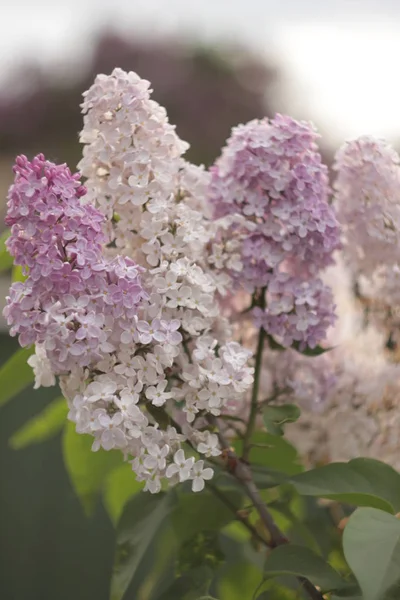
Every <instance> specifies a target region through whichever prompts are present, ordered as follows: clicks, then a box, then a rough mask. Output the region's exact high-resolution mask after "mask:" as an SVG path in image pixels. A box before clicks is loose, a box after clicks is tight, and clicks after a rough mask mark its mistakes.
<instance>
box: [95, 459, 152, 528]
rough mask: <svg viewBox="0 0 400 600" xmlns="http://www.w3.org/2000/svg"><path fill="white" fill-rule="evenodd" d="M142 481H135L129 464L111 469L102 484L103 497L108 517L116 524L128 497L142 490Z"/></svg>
mask: <svg viewBox="0 0 400 600" xmlns="http://www.w3.org/2000/svg"><path fill="white" fill-rule="evenodd" d="M143 487H144V483H143V482H139V481H136V479H135V474H134V473H133V471H132V468H131V466H130V465H129V464H127V463H125V464H123V465H121V466H120V467H118V468H116V469H114V470H113V471H111V473H110V474H109V476H108V477H107V479H106V481H105V485H104V493H103V499H104V504H105V507H106V509H107V512H108V514H109V516H110V519H111V520H112V521H113V523H114V524H116V523H117V522H118V520H119V518H120V516H121V514H122V511H123V508H124V506H125V504H126V503H127V501H128V500H129V498H131V497H132V496H134V495H135V494H137V493H138V492H140V491H141V490H143Z"/></svg>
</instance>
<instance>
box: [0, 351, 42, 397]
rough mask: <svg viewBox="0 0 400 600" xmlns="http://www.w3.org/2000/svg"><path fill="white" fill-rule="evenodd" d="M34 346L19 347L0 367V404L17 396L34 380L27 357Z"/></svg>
mask: <svg viewBox="0 0 400 600" xmlns="http://www.w3.org/2000/svg"><path fill="white" fill-rule="evenodd" d="M34 351H35V348H34V347H31V348H21V349H20V350H17V351H16V352H15V353H14V354H13V355H12V356H11V358H9V359H8V361H7V362H6V363H5V364H4V365H3V366H2V367H1V368H0V406H1V405H3V404H5V403H6V402H8V400H11V398H14V396H17V394H19V393H20V392H22V390H24V389H25V388H26V387H28V385H30V384H31V383H32V382H33V380H34V374H33V370H32V367H30V366H29V365H28V362H27V361H28V358H29V357H30V356H31V355H32V354H33V353H34Z"/></svg>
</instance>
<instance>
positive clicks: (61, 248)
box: [4, 154, 146, 374]
mask: <svg viewBox="0 0 400 600" xmlns="http://www.w3.org/2000/svg"><path fill="white" fill-rule="evenodd" d="M14 171H15V182H14V184H13V185H12V186H11V188H10V192H9V197H8V215H7V219H6V223H7V225H9V226H11V236H10V238H9V240H8V243H7V245H8V249H9V251H10V253H11V254H12V256H14V261H15V263H16V264H19V265H22V266H23V267H24V268H25V271H26V274H27V279H26V280H25V281H24V282H17V283H14V284H13V285H12V287H11V289H10V295H9V297H8V298H7V306H6V308H5V309H4V315H5V317H6V318H7V321H8V324H9V325H10V326H11V335H18V336H19V341H20V344H21V345H22V346H28V345H31V344H34V343H36V344H42V345H43V348H44V350H45V351H46V354H47V356H48V358H49V359H50V362H51V365H52V369H53V371H54V372H55V373H56V374H60V373H67V372H69V371H71V370H73V369H74V367H75V366H77V365H79V366H81V367H82V366H89V365H91V364H92V363H94V362H96V361H99V360H100V359H101V358H102V356H103V354H104V353H109V352H112V351H113V350H115V347H116V346H117V345H118V343H119V339H120V337H121V331H123V330H127V329H129V328H130V327H131V321H132V319H133V318H134V316H135V315H136V313H137V305H138V304H139V303H140V302H141V300H142V299H143V298H145V297H146V293H145V292H144V290H143V288H142V285H141V282H140V270H141V269H140V267H138V266H137V265H136V264H135V263H134V262H133V261H131V260H130V259H128V258H121V257H117V258H114V259H113V260H108V259H105V258H104V257H103V255H102V244H103V242H104V236H103V233H102V227H103V223H104V220H105V218H104V216H103V215H102V214H101V213H100V212H99V211H98V210H97V209H96V208H95V207H94V206H92V205H90V204H83V203H82V201H81V197H82V196H83V195H84V194H85V188H84V187H83V186H82V185H81V184H80V181H79V175H71V173H70V171H69V169H68V168H67V167H66V166H65V165H58V166H56V165H54V164H53V163H51V162H49V161H46V160H45V158H44V156H43V155H41V154H40V155H38V156H36V157H35V158H34V159H33V160H32V162H30V161H29V160H28V159H27V158H26V157H25V156H19V157H18V158H17V160H16V165H15V167H14Z"/></svg>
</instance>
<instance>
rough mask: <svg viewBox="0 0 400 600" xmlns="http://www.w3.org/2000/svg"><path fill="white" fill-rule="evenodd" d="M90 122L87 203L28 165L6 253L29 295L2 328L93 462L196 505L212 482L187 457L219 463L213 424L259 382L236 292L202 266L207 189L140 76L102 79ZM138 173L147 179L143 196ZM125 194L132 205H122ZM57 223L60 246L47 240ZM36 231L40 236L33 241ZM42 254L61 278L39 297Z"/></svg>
mask: <svg viewBox="0 0 400 600" xmlns="http://www.w3.org/2000/svg"><path fill="white" fill-rule="evenodd" d="M83 109H84V112H85V113H87V114H86V116H85V127H84V131H83V133H82V141H84V143H85V149H84V158H83V160H82V162H81V169H82V172H83V173H82V174H83V175H84V176H85V177H87V182H86V185H87V188H88V194H86V195H85V196H84V197H82V192H83V189H82V188H81V187H79V184H78V183H77V178H76V177H75V176H74V177H73V178H72V179H73V181H74V182H75V184H76V188H77V190H79V191H78V192H75V195H74V194H73V193H72V192H71V191H70V188H71V184H70V183H68V185H63V186H61V185H60V182H59V180H58V179H57V178H56V184H55V185H54V186H53V179H52V177H53V176H52V177H50V179H49V178H48V177H47V173H55V172H57V173H58V172H59V171H60V172H63V173H67V174H69V172H68V171H67V170H66V167H65V166H63V167H55V166H54V165H50V164H49V163H45V161H44V159H43V157H38V158H36V159H35V160H34V161H33V162H32V164H31V163H28V161H26V159H23V160H24V161H25V162H24V165H25V166H24V169H25V171H26V173H25V171H24V173H23V175H21V174H20V173H19V171H18V170H17V173H16V182H15V184H14V186H13V187H12V188H11V191H10V202H9V215H10V216H9V218H10V219H15V221H14V222H13V223H14V224H13V223H11V221H9V223H10V224H13V231H12V240H13V241H11V242H10V249H11V250H12V246H13V244H14V243H16V242H14V238H18V239H21V240H23V241H24V244H25V247H24V249H23V250H18V244H16V245H17V250H16V252H15V254H17V253H18V252H19V255H20V261H21V264H24V265H26V266H27V273H28V279H27V281H26V282H25V283H24V284H22V285H23V286H24V289H25V290H26V293H25V294H22V293H20V291H19V289H20V288H19V287H18V286H19V285H20V284H15V286H16V287H15V286H14V287H13V288H12V290H11V293H10V299H9V300H8V306H7V308H6V312H5V314H6V315H7V317H8V319H9V323H10V325H11V326H12V332H13V333H18V334H20V335H22V334H24V335H25V334H26V335H30V336H31V337H29V338H27V339H24V338H23V337H21V338H20V339H21V342H23V343H25V344H30V343H33V342H35V343H36V354H35V355H34V356H33V357H32V358H31V359H30V364H31V365H32V367H33V369H34V371H35V376H36V385H49V384H51V383H53V382H54V375H60V377H59V380H60V385H61V388H62V391H63V394H64V396H65V397H66V399H67V401H68V404H69V407H70V412H69V418H70V419H71V420H72V421H73V422H74V423H75V424H76V430H77V431H78V432H79V433H88V434H91V435H92V436H93V437H94V443H93V450H97V449H99V448H100V447H102V448H104V449H105V450H110V449H112V448H117V449H120V450H121V451H122V452H123V453H124V455H125V457H126V458H127V459H128V460H131V464H132V469H133V470H134V472H135V473H136V476H137V479H138V480H139V481H144V482H145V489H146V490H149V491H151V492H158V491H160V489H161V488H162V485H163V482H166V481H167V482H169V483H176V482H178V481H185V480H191V481H192V488H193V490H194V491H200V490H201V489H202V488H203V487H204V485H205V483H204V482H205V481H206V480H207V479H209V478H210V477H211V476H212V474H213V472H212V469H211V468H210V467H208V466H206V465H205V463H204V460H203V459H202V458H200V459H199V460H196V459H195V457H194V456H190V457H186V456H185V451H184V449H183V447H182V445H183V443H186V444H187V443H189V444H190V445H191V446H192V447H194V448H195V449H196V450H197V452H198V453H199V454H200V455H201V454H203V455H205V457H209V456H216V455H218V454H219V453H220V449H219V446H218V441H217V437H216V435H215V434H212V433H210V432H209V431H207V423H208V422H207V419H206V417H207V415H208V414H212V415H216V416H218V415H219V414H220V413H221V411H222V410H223V408H224V406H225V405H226V404H227V403H228V402H230V401H231V400H232V401H235V402H238V403H240V401H241V400H243V398H244V396H245V395H246V393H247V391H248V390H249V388H250V387H251V383H252V381H253V368H251V367H249V366H248V361H249V358H250V356H251V353H250V352H249V351H247V350H245V349H244V348H242V346H240V345H239V344H238V343H236V342H234V341H232V340H231V334H230V327H229V324H228V322H227V320H226V319H223V318H220V311H219V307H218V304H217V301H216V293H217V290H219V291H221V290H222V289H223V287H224V285H225V282H226V281H228V280H227V278H226V276H224V274H222V273H215V272H214V271H213V270H212V269H210V268H209V265H208V263H207V259H206V251H205V250H206V245H207V244H208V242H209V239H210V236H211V235H212V233H211V232H210V227H209V221H208V218H207V202H206V197H205V194H206V191H207V189H208V175H207V173H206V172H205V171H204V169H202V168H200V167H195V166H194V165H190V164H189V163H186V162H185V161H183V159H182V158H181V156H180V154H181V153H182V151H183V149H184V148H185V147H186V144H184V143H183V142H181V141H180V140H179V138H178V137H177V136H176V134H175V132H174V130H173V127H172V126H170V125H169V124H168V122H167V119H166V116H165V111H164V109H162V108H161V107H159V105H158V104H156V103H155V102H154V101H152V100H150V99H149V92H148V83H147V82H144V81H143V80H140V78H139V77H138V76H137V75H136V74H134V73H124V72H122V71H121V70H119V69H117V70H115V71H114V72H113V74H112V75H111V76H109V77H106V76H99V77H98V78H97V79H96V82H95V84H94V86H93V88H91V89H90V90H89V91H88V93H87V94H86V95H85V103H84V107H83ZM122 139H123V143H122ZM121 144H122V145H121ZM38 161H39V162H40V161H42V162H43V165H42V164H41V162H40V164H41V168H40V169H39V168H37V167H36V164H37V163H38ZM140 165H141V166H140ZM139 166H140V169H139ZM136 167H137V168H138V169H139V170H141V169H142V168H143V169H146V168H147V167H148V172H147V171H146V173H147V175H146V176H145V177H144V178H143V179H141V180H140V182H136V183H135V182H133V179H132V177H134V168H136ZM31 171H34V172H35V173H36V172H37V176H36V177H33V176H32V175H31ZM127 172H129V177H128V180H130V182H129V181H128V183H127V184H126V174H127ZM25 175H26V176H25ZM136 175H137V176H138V177H141V175H140V173H139V171H138V172H137V173H136ZM136 175H135V176H136ZM69 177H70V176H69ZM65 178H66V179H67V181H68V182H69V179H68V177H67V176H65V177H64V179H65ZM28 179H29V181H31V179H32V180H33V183H30V185H29V186H27V184H26V181H27V180H28ZM64 179H63V180H62V181H63V182H64ZM132 182H133V183H132ZM126 185H128V187H129V188H132V193H133V196H132V194H131V195H129V197H128V198H127V197H124V198H123V200H122V201H121V198H122V196H121V193H127V189H126V187H125V186H126ZM57 186H58V187H57ZM53 187H54V189H53ZM32 188H33V189H34V190H35V191H33V192H32ZM36 188H37V189H36ZM139 188H140V189H139ZM26 190H27V194H26V193H25V192H26ZM124 190H125V191H124ZM139 193H140V194H141V201H140V202H139V201H136V196H137V194H139ZM26 206H29V210H30V211H31V214H30V216H29V219H28V220H26V218H25V217H26V214H24V211H25V207H26ZM95 206H96V207H95ZM20 207H22V212H21V211H20ZM74 211H75V212H74ZM54 215H55V217H54ZM31 217H32V218H31ZM53 217H54V218H55V221H54V231H53V233H52V234H50V235H49V234H48V233H43V232H44V231H46V232H48V231H49V228H48V225H49V224H52V219H53ZM35 219H36V220H37V222H38V223H39V225H38V226H37V228H36V229H35V228H34V229H32V230H29V231H28V221H29V222H31V221H32V220H33V222H35ZM91 228H92V229H93V230H94V231H92V229H91ZM50 230H51V228H50ZM35 232H38V235H37V236H36V237H35V235H36V233H35ZM41 235H45V236H47V237H46V240H45V243H44V244H43V246H40V243H41V242H38V241H37V239H41V238H40V236H41ZM39 246H40V253H39V252H38V250H37V249H38V247H39ZM53 248H55V249H56V252H55V253H54V252H53ZM57 252H58V254H57ZM42 254H43V255H46V256H48V257H50V259H51V260H53V254H54V257H55V258H54V260H55V266H54V265H53V266H52V267H51V269H50V270H49V268H47V270H46V275H45V276H44V277H42V276H39V278H38V280H39V283H38V284H36V282H35V281H33V280H32V273H36V272H38V267H37V264H36V262H37V261H38V260H39V264H41V260H42V259H41V255H42ZM139 263H140V265H141V266H139ZM46 264H47V263H46ZM39 271H40V269H39ZM37 285H38V286H39V287H37ZM32 286H33V292H32ZM35 286H36V287H35ZM26 298H28V300H27V299H26ZM32 299H33V300H32ZM29 329H32V330H33V332H34V335H31V334H30V333H29ZM160 415H161V417H160ZM170 420H172V423H173V424H174V425H173V426H172V425H170V426H166V425H165V422H168V421H170Z"/></svg>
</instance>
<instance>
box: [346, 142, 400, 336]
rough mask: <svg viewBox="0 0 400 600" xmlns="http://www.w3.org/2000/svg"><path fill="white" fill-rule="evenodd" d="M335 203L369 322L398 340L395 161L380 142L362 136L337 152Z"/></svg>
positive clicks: (399, 237)
mask: <svg viewBox="0 0 400 600" xmlns="http://www.w3.org/2000/svg"><path fill="white" fill-rule="evenodd" d="M335 169H336V171H337V177H336V181H335V201H336V204H337V207H338V217H339V219H340V221H341V224H342V226H343V232H344V257H345V261H346V264H347V265H348V267H349V270H350V272H351V274H352V278H353V283H354V286H355V288H356V290H357V294H358V296H359V298H360V301H361V302H362V304H363V307H364V309H365V314H366V317H367V320H368V321H369V322H372V323H374V324H375V325H377V326H378V327H379V328H383V329H385V330H386V334H387V336H392V337H393V340H394V341H396V342H398V341H399V335H398V330H399V324H400V304H399V299H400V287H399V283H400V278H399V272H400V263H399V259H398V254H399V251H400V158H399V156H398V154H397V153H396V152H395V151H394V150H393V148H392V147H391V146H390V145H389V144H388V143H387V142H385V141H383V140H379V139H375V138H372V137H367V136H364V137H361V138H359V139H356V140H354V141H351V142H348V143H346V144H344V145H343V146H342V148H340V149H339V151H338V152H337V154H336V161H335Z"/></svg>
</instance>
